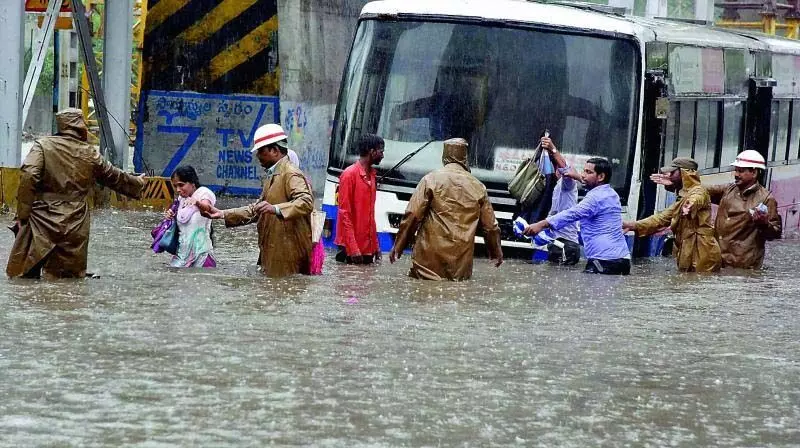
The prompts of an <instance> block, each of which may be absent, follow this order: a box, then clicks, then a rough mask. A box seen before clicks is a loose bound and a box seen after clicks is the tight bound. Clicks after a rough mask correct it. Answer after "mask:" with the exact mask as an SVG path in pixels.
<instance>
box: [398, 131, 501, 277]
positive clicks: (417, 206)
mask: <svg viewBox="0 0 800 448" xmlns="http://www.w3.org/2000/svg"><path fill="white" fill-rule="evenodd" d="M467 146H468V145H467V142H466V140H464V139H462V138H454V139H450V140H447V141H445V142H444V151H443V152H442V164H444V167H443V168H440V169H438V170H436V171H433V172H431V173H428V174H427V175H425V177H423V178H422V180H421V181H420V182H419V185H417V189H416V191H414V194H413V195H412V196H411V199H410V200H409V202H408V207H407V208H406V214H405V217H404V218H403V221H402V222H401V223H400V229H399V230H398V232H397V236H396V238H395V242H394V247H393V248H392V251H391V253H390V255H389V261H391V262H392V263H394V262H395V260H397V259H398V258H400V257H401V255H402V253H403V250H405V248H406V246H408V243H409V242H410V240H411V238H412V237H413V236H414V233H415V232H416V233H417V236H416V240H415V242H414V251H413V254H412V256H411V270H410V271H409V273H408V275H409V276H411V277H414V278H420V279H425V280H467V279H469V278H470V277H471V276H472V258H473V252H474V249H475V233H476V232H477V230H478V225H479V224H480V226H481V227H482V229H483V231H484V240H485V243H486V248H487V250H488V252H489V256H490V257H491V258H494V259H496V260H497V261H496V262H495V266H500V265H501V264H502V263H503V252H502V250H501V248H500V228H499V226H498V225H497V219H496V218H495V216H494V210H493V209H492V204H491V203H490V202H489V196H488V195H487V194H486V187H485V186H484V185H483V184H482V183H481V182H480V181H478V179H476V178H475V177H474V176H473V175H472V174H470V172H469V165H468V163H467ZM417 229H419V230H417Z"/></svg>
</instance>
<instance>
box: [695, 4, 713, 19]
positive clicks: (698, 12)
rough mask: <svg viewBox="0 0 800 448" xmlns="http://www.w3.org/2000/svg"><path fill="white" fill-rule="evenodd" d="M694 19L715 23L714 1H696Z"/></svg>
mask: <svg viewBox="0 0 800 448" xmlns="http://www.w3.org/2000/svg"><path fill="white" fill-rule="evenodd" d="M694 18H695V19H697V20H705V21H706V22H709V23H714V0H694Z"/></svg>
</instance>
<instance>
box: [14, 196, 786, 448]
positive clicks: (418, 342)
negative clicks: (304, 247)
mask: <svg viewBox="0 0 800 448" xmlns="http://www.w3.org/2000/svg"><path fill="white" fill-rule="evenodd" d="M9 220H10V216H9V215H0V221H2V223H3V224H6V223H7V221H9ZM158 220H159V216H158V215H157V214H156V213H133V212H119V211H110V210H106V211H101V212H98V213H96V214H95V216H94V218H93V222H92V226H93V227H92V241H91V245H90V255H89V267H90V270H91V271H93V272H95V273H97V274H99V275H100V276H101V277H100V278H97V279H91V280H82V281H58V282H52V283H45V282H36V281H23V280H15V281H9V280H8V279H5V278H3V279H0V328H2V334H3V336H2V342H0V372H2V376H0V446H120V445H126V446H130V445H136V446H148V447H149V446H190V445H191V446H263V445H267V444H275V445H306V446H309V445H310V446H341V447H362V446H510V445H516V446H575V447H584V446H598V445H603V446H798V445H800V343H798V339H800V320H799V319H798V317H799V316H800V313H799V312H798V311H800V282H798V280H796V277H797V272H798V271H797V263H796V261H797V259H798V258H799V256H800V242H797V241H783V242H778V243H775V244H771V245H770V246H769V247H768V249H767V251H768V257H767V261H766V265H767V267H768V268H767V269H765V270H764V271H762V272H755V273H753V272H744V271H726V272H723V273H722V274H720V275H716V276H698V275H693V274H679V273H677V272H676V270H675V266H674V261H673V260H671V259H649V260H640V261H637V263H636V264H635V266H634V269H633V275H631V276H630V277H627V278H619V277H614V278H609V277H601V276H591V275H584V274H582V273H581V272H580V270H579V269H578V268H573V269H563V268H562V269H559V268H554V267H550V266H546V265H537V266H532V265H530V264H526V263H523V262H520V261H514V260H511V261H508V262H507V263H506V264H505V265H503V266H502V267H501V269H500V270H499V271H498V270H495V269H494V268H493V267H491V266H490V263H489V261H488V260H476V269H475V274H474V280H472V281H469V282H464V283H457V284H455V283H447V284H440V283H427V282H422V281H416V280H411V279H408V278H406V277H405V276H404V274H405V272H406V270H407V269H408V264H409V260H408V257H404V258H403V259H402V260H401V261H400V262H399V263H398V264H395V265H390V264H389V263H388V260H387V261H385V262H384V264H382V265H381V266H378V267H355V266H340V265H336V264H335V263H334V262H333V260H332V258H333V257H332V255H333V254H332V253H329V254H328V260H327V261H326V266H325V275H324V276H321V277H303V276H297V277H292V278H287V279H281V280H270V279H266V278H263V277H261V276H260V274H259V273H258V272H257V271H256V269H255V261H256V256H257V249H256V240H255V227H254V226H251V227H249V228H242V229H235V230H228V229H224V228H222V226H217V228H216V239H217V255H218V260H219V262H220V268H218V269H216V270H212V271H200V270H192V271H179V270H175V269H172V268H168V267H167V266H166V262H167V259H166V257H165V256H163V255H153V254H152V253H151V252H150V251H149V247H148V245H149V240H150V235H149V230H150V228H151V227H152V226H154V225H155V224H156V223H157V222H158ZM11 241H12V240H11V233H10V232H7V231H5V230H3V232H2V233H0V259H1V260H2V262H3V264H4V263H5V260H6V259H7V256H8V251H9V247H10V245H11Z"/></svg>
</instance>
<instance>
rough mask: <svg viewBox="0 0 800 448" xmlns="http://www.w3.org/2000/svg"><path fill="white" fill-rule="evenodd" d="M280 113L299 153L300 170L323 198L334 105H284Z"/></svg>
mask: <svg viewBox="0 0 800 448" xmlns="http://www.w3.org/2000/svg"><path fill="white" fill-rule="evenodd" d="M281 109H282V111H283V114H282V118H283V126H284V129H285V130H286V134H287V135H288V136H289V146H290V147H291V148H292V149H294V150H295V151H296V152H297V155H298V157H299V158H300V168H301V169H302V170H303V171H304V172H305V173H306V174H307V175H308V176H309V178H310V179H311V182H312V184H313V185H312V186H313V189H314V192H315V193H316V194H318V195H321V194H322V192H323V189H324V186H325V170H326V168H327V167H328V151H329V149H330V141H331V132H332V130H333V114H334V110H335V105H332V104H326V105H321V106H311V105H308V104H306V103H292V102H287V101H284V102H283V103H281Z"/></svg>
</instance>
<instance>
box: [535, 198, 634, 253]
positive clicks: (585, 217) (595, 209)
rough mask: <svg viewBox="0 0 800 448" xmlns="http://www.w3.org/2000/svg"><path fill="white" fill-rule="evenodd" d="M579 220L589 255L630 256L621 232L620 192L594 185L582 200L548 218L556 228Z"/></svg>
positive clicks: (551, 225)
mask: <svg viewBox="0 0 800 448" xmlns="http://www.w3.org/2000/svg"><path fill="white" fill-rule="evenodd" d="M576 221H580V223H581V235H582V236H583V245H584V252H585V253H586V258H588V259H597V260H616V259H619V258H628V257H630V252H629V251H628V243H627V242H626V241H625V235H623V233H622V205H621V204H620V202H619V195H618V194H617V192H616V191H614V189H613V188H611V186H610V185H608V184H602V185H599V186H597V187H594V188H592V189H591V190H589V192H588V193H587V194H586V197H584V198H583V201H581V202H580V204H578V205H576V206H574V207H571V208H570V209H568V210H564V211H562V212H559V213H557V214H556V215H555V216H550V217H548V218H547V222H548V223H550V227H552V228H553V230H559V229H562V228H564V226H567V225H569V224H572V223H574V222H576Z"/></svg>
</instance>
